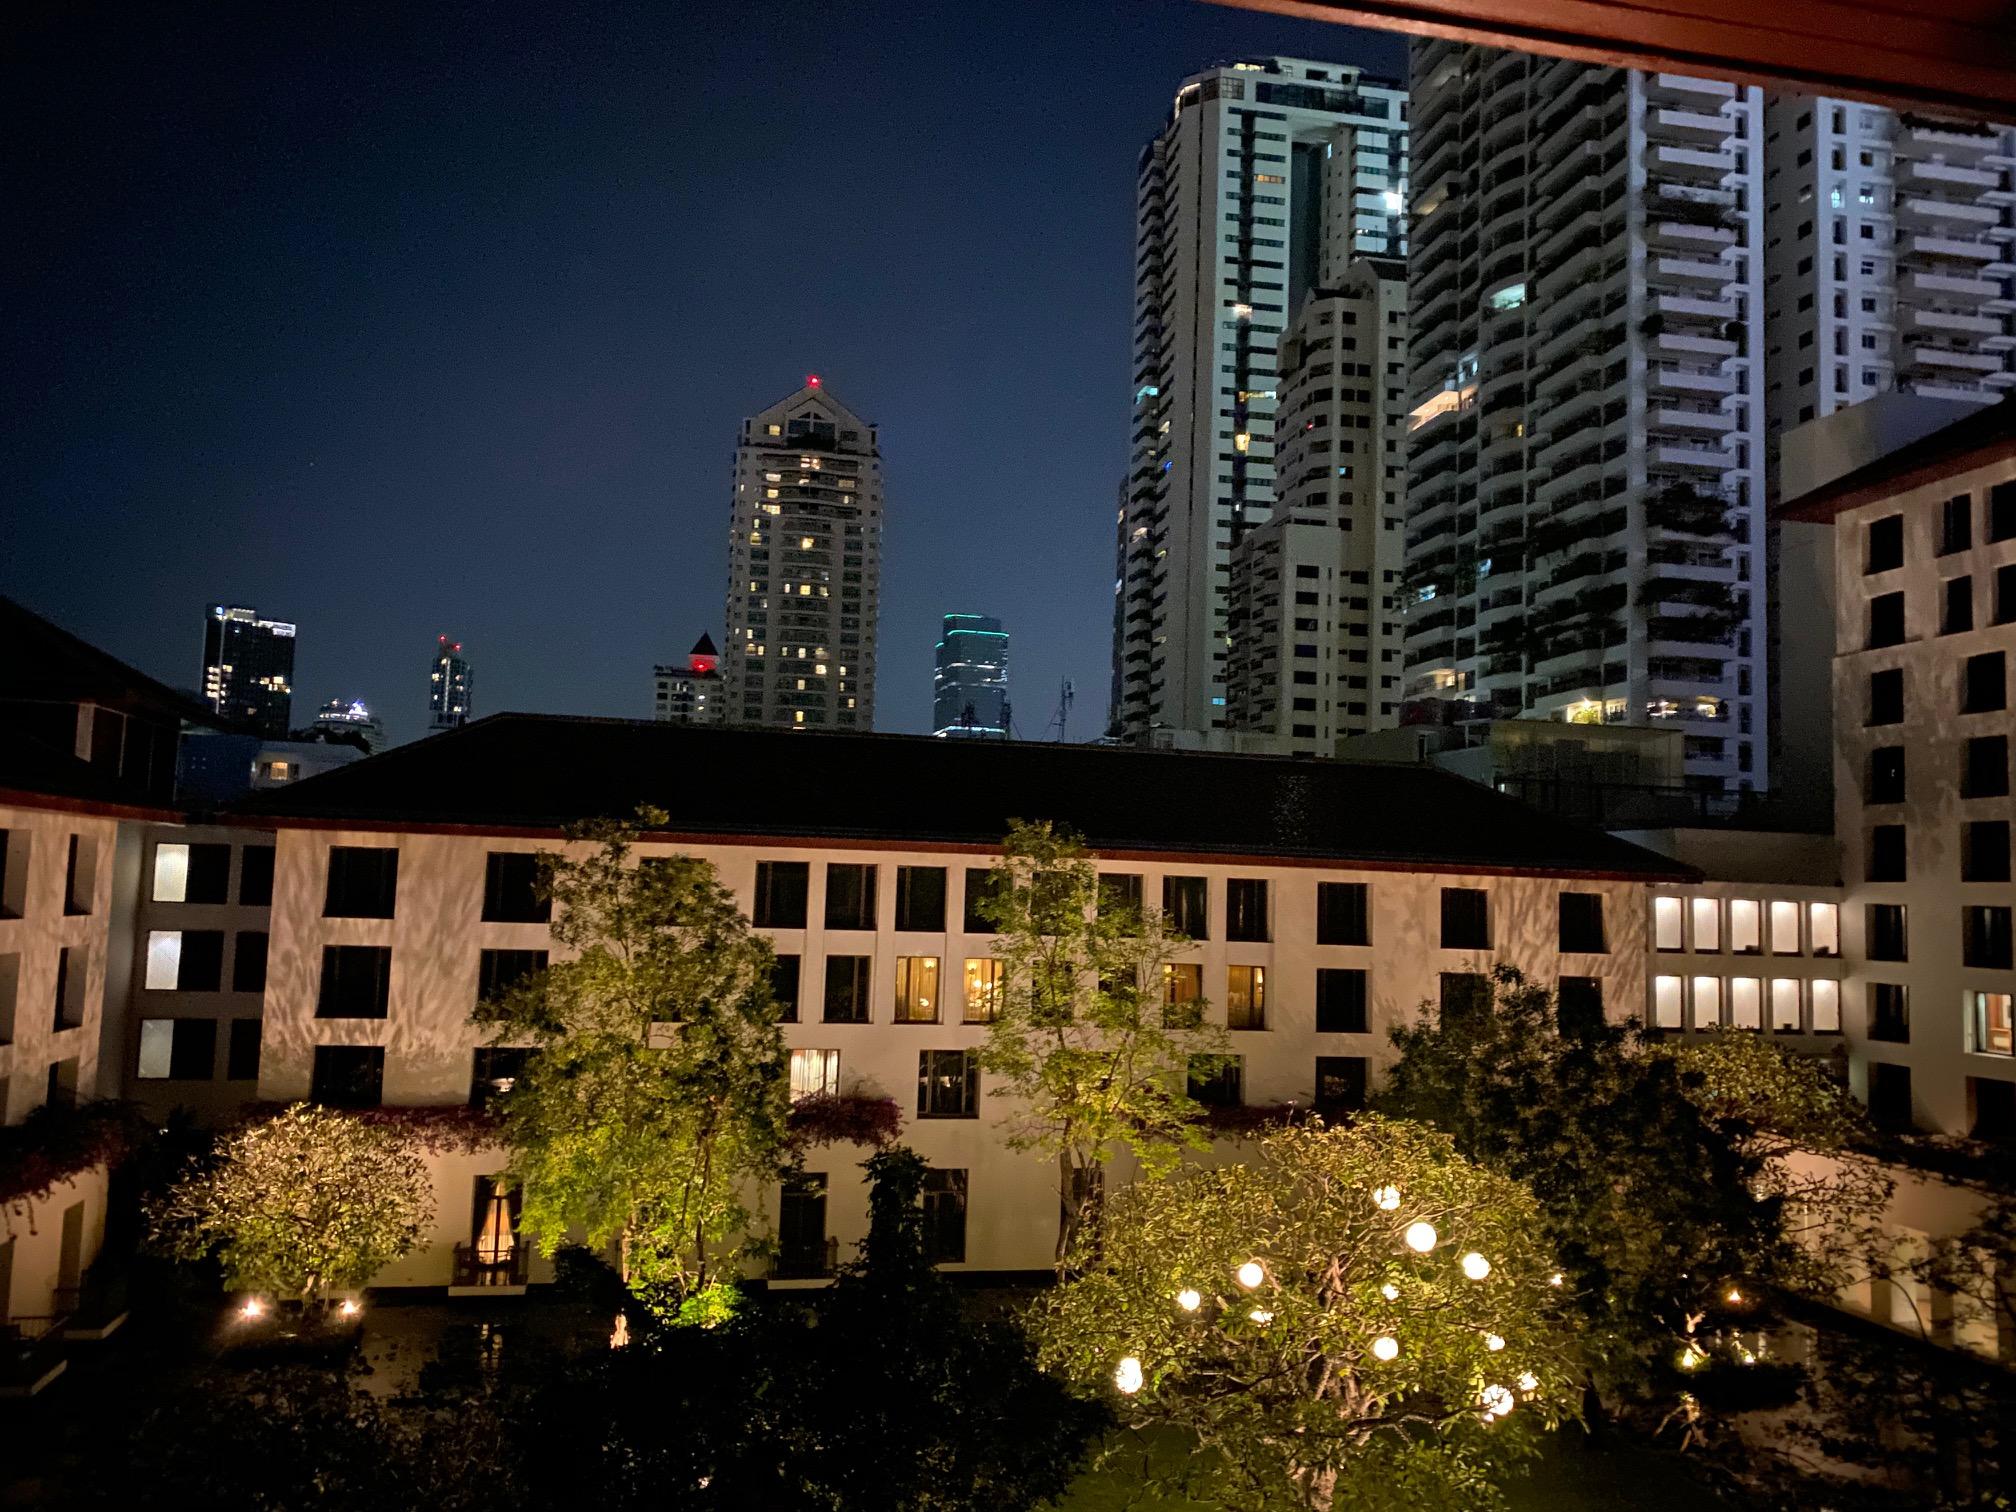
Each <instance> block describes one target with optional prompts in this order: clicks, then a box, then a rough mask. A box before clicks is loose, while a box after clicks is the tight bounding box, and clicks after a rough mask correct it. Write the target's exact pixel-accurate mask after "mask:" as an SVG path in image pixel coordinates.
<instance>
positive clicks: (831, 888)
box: [826, 861, 876, 929]
mask: <svg viewBox="0 0 2016 1512" xmlns="http://www.w3.org/2000/svg"><path fill="white" fill-rule="evenodd" d="M875 870H876V868H875V865H874V863H873V862H866V863H864V862H856V861H829V862H827V863H826V927H827V928H828V929H873V928H874V927H875Z"/></svg>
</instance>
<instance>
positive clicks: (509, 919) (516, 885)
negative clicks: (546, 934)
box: [483, 851, 553, 924]
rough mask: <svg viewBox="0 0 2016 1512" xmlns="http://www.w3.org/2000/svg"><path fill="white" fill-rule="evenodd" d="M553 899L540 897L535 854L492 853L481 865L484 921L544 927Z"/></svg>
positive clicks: (549, 914) (548, 917)
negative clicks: (542, 925) (541, 925)
mask: <svg viewBox="0 0 2016 1512" xmlns="http://www.w3.org/2000/svg"><path fill="white" fill-rule="evenodd" d="M552 917H553V900H552V899H551V898H550V897H541V896H540V861H539V854H538V852H537V851H491V852H490V853H489V855H488V856H487V857H486V858H485V859H484V863H483V922H484V923H486V924H545V923H548V922H550V921H551V919H552Z"/></svg>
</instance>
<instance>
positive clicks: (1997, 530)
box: [1988, 483, 2016, 541]
mask: <svg viewBox="0 0 2016 1512" xmlns="http://www.w3.org/2000/svg"><path fill="white" fill-rule="evenodd" d="M2012 538H2016V483H1997V484H1996V485H1995V486H1994V487H1993V488H1991V489H1989V490H1988V539H1989V540H1991V541H2007V540H2010V539H2012Z"/></svg>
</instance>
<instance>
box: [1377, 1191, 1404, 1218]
mask: <svg viewBox="0 0 2016 1512" xmlns="http://www.w3.org/2000/svg"><path fill="white" fill-rule="evenodd" d="M1372 1205H1373V1206H1374V1207H1376V1208H1378V1209H1379V1211H1380V1212H1382V1213H1390V1212H1392V1211H1393V1209H1395V1208H1396V1207H1398V1206H1400V1188H1398V1187H1396V1186H1382V1187H1375V1188H1374V1189H1373V1192H1372Z"/></svg>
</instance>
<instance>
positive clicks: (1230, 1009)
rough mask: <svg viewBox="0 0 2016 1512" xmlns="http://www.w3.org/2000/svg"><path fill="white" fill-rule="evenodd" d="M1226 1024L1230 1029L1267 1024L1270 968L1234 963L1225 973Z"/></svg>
mask: <svg viewBox="0 0 2016 1512" xmlns="http://www.w3.org/2000/svg"><path fill="white" fill-rule="evenodd" d="M1225 1026H1226V1027H1227V1028H1228V1029H1265V1028H1266V1027H1267V968H1266V967H1265V966H1233V967H1231V968H1229V969H1228V970H1227V971H1226V973H1225Z"/></svg>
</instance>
